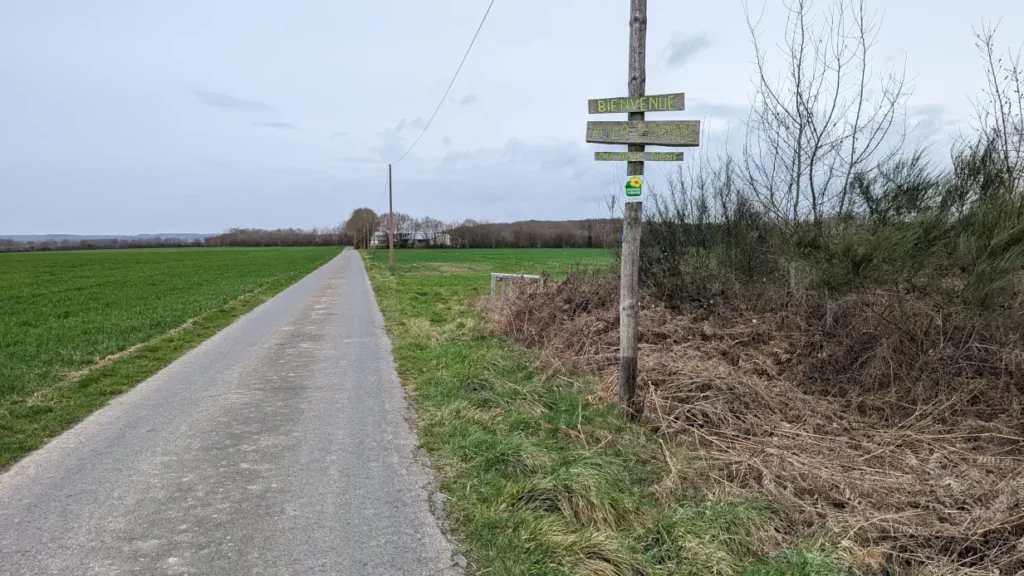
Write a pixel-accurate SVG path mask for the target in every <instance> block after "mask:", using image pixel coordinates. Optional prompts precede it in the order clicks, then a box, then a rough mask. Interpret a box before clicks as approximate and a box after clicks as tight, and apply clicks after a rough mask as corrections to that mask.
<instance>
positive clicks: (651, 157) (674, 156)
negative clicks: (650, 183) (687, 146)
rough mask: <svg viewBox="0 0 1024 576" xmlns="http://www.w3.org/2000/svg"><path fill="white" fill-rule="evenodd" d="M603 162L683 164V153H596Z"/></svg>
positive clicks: (595, 156) (597, 158) (595, 157)
mask: <svg viewBox="0 0 1024 576" xmlns="http://www.w3.org/2000/svg"><path fill="white" fill-rule="evenodd" d="M594 160H598V161H601V162H608V161H613V162H615V161H617V162H682V161H683V153H682V152H594Z"/></svg>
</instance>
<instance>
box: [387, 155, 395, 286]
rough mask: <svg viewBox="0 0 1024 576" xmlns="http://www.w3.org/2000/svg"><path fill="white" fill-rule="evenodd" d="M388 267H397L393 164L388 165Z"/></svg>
mask: <svg viewBox="0 0 1024 576" xmlns="http://www.w3.org/2000/svg"><path fill="white" fill-rule="evenodd" d="M388 266H390V267H392V268H394V267H395V205H394V203H393V202H392V201H391V164H388Z"/></svg>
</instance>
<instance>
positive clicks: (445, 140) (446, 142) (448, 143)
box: [441, 136, 452, 148]
mask: <svg viewBox="0 0 1024 576" xmlns="http://www.w3.org/2000/svg"><path fill="white" fill-rule="evenodd" d="M441 144H444V147H445V148H447V147H449V146H451V145H452V137H451V136H445V137H444V138H441Z"/></svg>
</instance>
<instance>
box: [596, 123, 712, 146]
mask: <svg viewBox="0 0 1024 576" xmlns="http://www.w3.org/2000/svg"><path fill="white" fill-rule="evenodd" d="M587 142H595V143H598V144H651V145H655V146H699V145H700V120H662V121H658V122H644V121H629V122H587Z"/></svg>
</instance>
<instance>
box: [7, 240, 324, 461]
mask: <svg viewBox="0 0 1024 576" xmlns="http://www.w3.org/2000/svg"><path fill="white" fill-rule="evenodd" d="M300 250H301V249H300ZM300 250H291V249H283V250H281V249H270V250H269V251H260V250H235V249H230V250H210V251H206V250H188V251H185V250H182V251H176V250H148V251H144V250H138V251H122V252H117V251H109V252H104V253H84V252H80V253H60V254H46V253H44V254H24V255H3V256H0V266H2V267H3V269H4V271H5V272H8V273H10V274H9V275H8V276H6V277H4V278H3V279H2V280H0V285H4V288H5V290H4V294H5V301H4V302H3V303H2V304H3V306H0V308H3V309H4V312H5V313H4V315H3V317H2V321H0V360H3V362H4V366H3V367H2V368H0V375H2V376H4V378H3V379H2V380H0V390H2V392H3V394H2V396H0V469H2V468H4V467H6V466H8V465H10V464H11V463H13V462H15V461H16V460H17V459H19V458H21V457H22V456H24V455H25V454H27V453H28V452H30V451H32V450H35V449H37V448H39V447H40V446H42V445H43V444H45V443H46V442H47V441H48V440H49V439H50V438H53V437H54V436H56V435H58V434H60V433H61V432H63V431H64V430H66V429H67V428H69V427H70V426H72V425H73V424H75V423H76V422H78V421H79V420H81V419H82V418H84V417H86V416H88V415H89V414H91V413H92V412H94V411H95V410H97V409H99V408H101V407H102V406H103V405H104V404H106V403H107V401H109V400H110V399H111V398H112V397H114V396H116V395H118V394H121V393H123V392H126V391H128V390H130V389H131V388H132V387H133V386H134V385H135V384H137V383H138V382H141V381H142V380H145V379H146V378H148V377H149V376H151V375H153V374H155V373H156V372H157V371H159V370H160V369H161V368H163V367H165V366H167V365H168V364H170V363H171V362H173V361H174V360H175V359H177V358H178V357H180V356H181V355H182V354H184V353H185V352H187V351H189V350H191V349H192V348H195V347H196V346H198V345H199V344H200V343H202V342H203V341H204V340H206V339H208V338H209V337H211V336H213V335H214V334H216V333H217V332H219V331H220V330H221V329H223V328H224V327H226V326H227V325H229V324H231V323H232V322H233V321H234V320H236V319H237V318H239V317H240V316H242V315H243V314H245V313H246V312H249V311H250V310H252V309H253V308H256V307H257V306H259V305H260V304H262V303H263V302H266V301H267V300H269V299H270V298H271V297H273V296H274V295H275V294H277V293H278V292H280V291H282V290H284V289H285V288H287V287H288V286H290V285H291V284H293V283H295V282H296V281H297V280H299V279H300V278H302V277H303V276H305V275H306V274H308V273H309V272H311V271H312V270H315V269H316V268H318V267H319V266H320V265H322V264H324V263H326V262H327V261H328V260H330V259H331V258H333V257H334V256H336V255H337V254H338V250H337V249H309V250H308V251H300ZM67 265H70V268H66V266H67ZM140 282H145V283H148V284H141V285H140ZM150 284H152V285H150ZM124 351H128V353H124Z"/></svg>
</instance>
